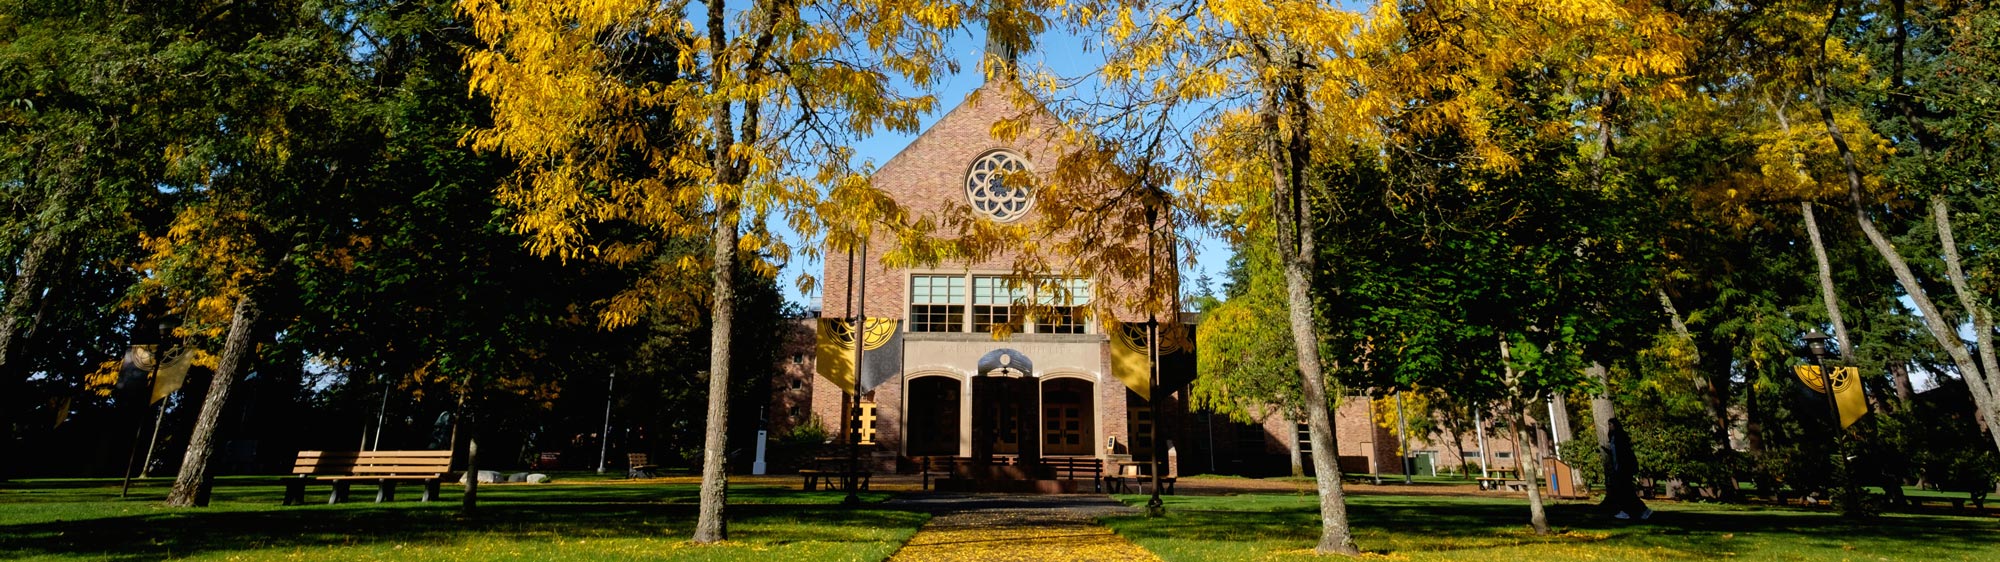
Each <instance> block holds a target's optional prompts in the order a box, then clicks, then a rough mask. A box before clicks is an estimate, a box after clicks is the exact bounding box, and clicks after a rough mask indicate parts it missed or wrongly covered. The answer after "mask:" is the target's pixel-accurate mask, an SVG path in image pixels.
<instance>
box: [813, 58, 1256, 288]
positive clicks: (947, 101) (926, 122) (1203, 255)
mask: <svg viewBox="0 0 2000 562" xmlns="http://www.w3.org/2000/svg"><path fill="white" fill-rule="evenodd" d="M1038 41H1039V44H1038V45H1037V46H1036V49H1035V50H1034V51H1033V52H1028V53H1023V54H1022V55H1021V59H1022V60H1021V63H1022V65H1023V66H1025V67H1028V68H1030V69H1036V68H1039V69H1043V70H1045V71H1047V72H1050V73H1053V74H1055V75H1057V76H1061V77H1065V78H1073V77H1081V76H1086V75H1089V74H1091V73H1092V72H1094V71H1095V70H1096V69H1097V67H1098V66H1099V65H1100V64H1101V63H1102V62H1103V60H1104V58H1103V55H1102V54H1100V53H1097V52H1093V51H1092V49H1090V46H1089V45H1087V44H1086V41H1085V40H1084V39H1083V38H1081V37H1078V36H1075V35H1072V34H1068V33H1064V32H1062V31H1060V30H1054V29H1052V30H1050V31H1049V32H1048V33H1045V34H1043V35H1042V36H1041V37H1039V38H1038ZM949 48H950V51H951V54H952V55H953V56H954V57H955V58H956V59H957V60H958V64H959V67H960V69H961V70H960V72H959V73H958V74H956V75H953V76H950V77H947V78H945V79H944V80H942V81H941V84H940V85H939V87H938V90H937V91H936V92H935V94H936V95H937V99H938V110H937V111H935V112H932V113H931V114H929V115H925V116H924V118H923V128H924V129H928V128H930V126H931V125H933V124H935V123H937V120H938V118H940V117H943V116H944V114H945V113H946V112H949V111H951V109H952V108H954V107H957V106H958V104H959V102H962V101H964V100H965V96H967V95H968V94H971V93H972V91H973V90H974V89H977V88H978V87H979V85H980V84H981V83H983V82H985V78H984V76H982V75H981V74H980V72H979V61H980V58H981V57H982V56H983V55H984V53H985V49H986V39H985V35H984V32H983V31H980V30H978V29H974V30H971V31H969V32H962V33H961V34H960V36H958V37H956V38H954V39H953V41H952V42H951V44H950V47H949ZM1086 83H1087V84H1088V83H1094V81H1087V82H1086ZM915 138H916V135H914V134H903V133H898V132H893V131H887V132H880V133H877V134H875V135H874V136H871V137H868V138H866V139H863V140H862V141H861V142H859V143H857V144H855V145H854V150H855V157H856V158H858V159H859V161H861V162H870V163H872V164H873V165H874V166H880V165H881V164H882V163H884V162H888V161H889V159H890V158H892V157H895V156H896V153H898V152H901V151H902V150H903V147H905V146H908V145H909V144H910V141H911V140H913V139H915ZM773 227H774V228H778V229H779V230H780V234H781V235H783V236H787V237H788V238H794V239H796V238H795V237H793V236H792V233H791V232H789V230H788V229H786V228H784V226H783V225H782V224H781V223H778V224H774V225H773ZM1184 235H1187V236H1193V237H1196V241H1195V242H1196V252H1195V261H1196V265H1195V267H1193V268H1190V269H1185V270H1184V271H1183V275H1182V279H1183V282H1182V287H1181V290H1182V292H1183V293H1189V292H1197V293H1198V292H1200V290H1199V288H1197V287H1196V283H1195V280H1196V279H1197V278H1198V277H1199V276H1200V275H1201V274H1202V273H1204V272H1205V273H1207V274H1208V275H1210V276H1211V277H1215V278H1216V282H1215V286H1214V287H1213V289H1214V290H1215V291H1216V292H1218V293H1219V292H1220V291H1221V290H1222V288H1221V277H1222V272H1223V270H1224V265H1225V264H1226V263H1228V261H1229V256H1230V250H1229V245H1228V243H1226V242H1223V241H1221V240H1219V239H1216V238H1213V237H1208V236H1204V235H1202V233H1199V232H1190V233H1185V234H1184ZM822 267H823V265H822V264H821V262H820V261H818V260H810V261H809V260H806V259H804V258H795V259H794V260H793V261H792V263H789V264H787V265H786V267H785V269H784V272H783V274H782V275H781V276H780V277H779V284H780V285H781V286H782V287H783V289H784V293H785V298H786V299H787V300H790V301H792V302H795V303H800V304H803V305H808V306H810V305H814V304H816V303H817V302H818V300H819V297H820V295H818V294H817V293H814V294H801V293H800V292H799V289H798V286H797V284H796V283H794V282H793V281H794V280H796V279H797V278H798V276H799V274H801V273H810V274H812V275H815V276H817V275H820V274H821V268H822Z"/></svg>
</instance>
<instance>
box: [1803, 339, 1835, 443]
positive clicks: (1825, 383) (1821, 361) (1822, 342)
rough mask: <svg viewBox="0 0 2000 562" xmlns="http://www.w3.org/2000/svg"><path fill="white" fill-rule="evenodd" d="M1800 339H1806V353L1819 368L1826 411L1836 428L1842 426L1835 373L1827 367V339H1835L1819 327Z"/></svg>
mask: <svg viewBox="0 0 2000 562" xmlns="http://www.w3.org/2000/svg"><path fill="white" fill-rule="evenodd" d="M1799 339H1803V340H1805V341H1806V354H1807V355H1808V356H1810V357H1811V358H1812V364H1813V368H1814V369H1817V370H1818V374H1819V384H1820V391H1821V394H1824V395H1826V411H1827V414H1828V416H1830V417H1831V419H1832V420H1833V424H1834V427H1835V428H1838V427H1840V403H1839V402H1835V401H1834V397H1833V373H1831V372H1828V371H1827V369H1826V341H1827V340H1830V339H1833V338H1831V337H1828V336H1827V335H1826V334H1825V333H1823V332H1820V331H1819V329H1818V328H1814V329H1813V330H1812V331H1809V332H1806V335H1804V336H1801V337H1800V338H1799Z"/></svg>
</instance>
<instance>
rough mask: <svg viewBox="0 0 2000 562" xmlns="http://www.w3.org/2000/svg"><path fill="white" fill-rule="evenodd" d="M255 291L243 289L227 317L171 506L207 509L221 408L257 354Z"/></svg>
mask: <svg viewBox="0 0 2000 562" xmlns="http://www.w3.org/2000/svg"><path fill="white" fill-rule="evenodd" d="M255 294H256V291H255V288H254V287H253V288H250V289H248V290H245V291H244V293H243V296H242V297H241V298H239V299H237V301H236V310H235V312H233V313H232V314H230V319H229V336H228V337H227V338H226V339H225V340H224V341H223V345H222V360H221V362H219V363H217V364H216V368H215V375H214V376H213V377H212V378H211V379H210V381H209V385H208V396H207V398H205V399H203V400H202V402H201V414H200V415H199V416H198V417H197V418H195V424H194V435H193V436H192V437H189V438H188V445H187V453H186V454H185V456H183V457H182V458H181V472H180V475H179V476H178V477H176V478H175V479H174V490H173V492H172V493H171V494H169V495H168V496H167V505H168V506H171V507H206V506H207V505H208V500H207V498H208V494H207V493H205V492H206V490H205V488H206V487H207V486H208V477H209V476H210V474H209V472H208V462H209V460H210V459H212V458H213V457H214V456H215V447H216V443H215V436H216V433H217V431H218V429H219V426H220V425H222V412H223V409H224V408H226V407H228V405H229V391H230V390H231V389H234V388H235V386H236V381H238V380H240V379H242V378H243V373H244V371H246V370H248V369H249V367H250V363H251V362H252V361H254V360H255V358H256V353H257V342H256V339H257V335H256V334H257V331H258V330H259V329H260V326H261V324H262V323H263V316H264V310H263V305H262V304H261V303H258V302H257V297H255V296H254V295H255Z"/></svg>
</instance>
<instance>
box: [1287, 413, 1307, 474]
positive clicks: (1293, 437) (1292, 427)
mask: <svg viewBox="0 0 2000 562" xmlns="http://www.w3.org/2000/svg"><path fill="white" fill-rule="evenodd" d="M1296 420H1297V418H1291V417H1287V418H1285V448H1286V450H1289V451H1291V453H1292V455H1291V456H1292V477H1293V478H1298V477H1302V476H1305V475H1306V466H1305V462H1304V461H1303V460H1301V459H1300V458H1299V422H1298V421H1296Z"/></svg>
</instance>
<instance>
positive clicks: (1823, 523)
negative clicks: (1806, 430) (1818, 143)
mask: <svg viewBox="0 0 2000 562" xmlns="http://www.w3.org/2000/svg"><path fill="white" fill-rule="evenodd" d="M1272 498H1276V499H1275V500H1274V499H1272ZM1128 501H1129V500H1128ZM1313 502H1314V498H1312V497H1310V496H1305V497H1298V496H1261V497H1259V496H1242V497H1238V498H1203V499H1199V500H1183V501H1181V502H1178V503H1179V504H1180V505H1175V502H1170V503H1169V504H1168V513H1169V516H1168V517H1165V518H1159V519H1148V518H1145V517H1114V518H1107V519H1104V523H1105V524H1106V525H1108V526H1111V527H1112V528H1114V529H1116V530H1117V531H1118V533H1119V534H1121V535H1124V536H1126V537H1127V538H1130V539H1132V540H1135V541H1141V542H1144V541H1147V540H1167V541H1175V542H1192V543H1201V542H1214V543H1232V542H1249V541H1278V542H1284V543H1291V544H1297V545H1300V547H1310V545H1312V544H1313V543H1315V542H1317V540H1318V538H1319V534H1318V533H1319V530H1320V519H1319V512H1318V508H1317V505H1316V504H1314V503H1313ZM1548 509H1549V523H1550V526H1551V527H1552V528H1553V530H1554V534H1552V535H1550V536H1535V535H1533V534H1531V533H1529V531H1528V529H1527V518H1528V513H1527V509H1526V505H1525V504H1524V503H1523V502H1521V501H1520V500H1518V499H1516V500H1506V499H1485V498H1440V497H1428V498H1426V497H1418V496H1353V497H1350V498H1349V503H1348V512H1349V515H1350V517H1351V521H1352V524H1353V528H1354V529H1355V531H1356V533H1357V535H1360V536H1359V537H1357V538H1361V539H1363V540H1364V544H1362V545H1361V546H1362V547H1364V548H1369V549H1372V550H1376V551H1378V552H1379V551H1380V549H1384V548H1387V549H1388V550H1391V551H1429V552H1450V551H1459V550H1471V549H1483V548H1491V547H1499V546H1511V545H1519V544H1535V543H1545V544H1551V545H1577V546H1581V545H1588V544H1601V545H1606V546H1616V547H1619V548H1630V549H1647V550H1651V551H1654V552H1656V553H1658V554H1662V555H1666V556H1669V557H1675V558H1695V559H1708V558H1720V557H1726V556H1732V555H1735V554H1737V553H1738V552H1739V551H1741V550H1743V549H1744V548H1745V547H1749V546H1758V547H1772V548H1777V549H1781V550H1791V551H1797V550H1802V549H1803V550H1819V549H1824V550H1827V551H1831V552H1841V551H1843V550H1846V549H1854V550H1858V551H1861V552H1866V553H1868V554H1870V555H1882V556H1889V557H1891V558H1892V559H1893V558H1895V557H1896V555H1897V553H1899V552H1908V551H1909V550H1911V549H1915V550H1921V551H1923V552H1928V553H1936V552H1938V551H1939V550H1944V551H1955V552H1956V553H1961V554H1983V553H1987V552H1990V551H1991V549H1993V548H1994V544H1995V543H1994V540H1993V538H1992V537H1993V536H1994V532H1995V531H1996V530H2000V524H1996V522H1994V521H1991V520H1985V519H1978V518H1965V517H1933V516H1908V515H1893V516H1886V517H1882V518H1878V519H1875V520H1872V521H1866V522H1856V521H1852V520H1848V519H1845V518H1842V517H1840V516H1838V515H1835V514H1831V513H1814V512H1804V511H1796V510H1779V509H1740V508H1709V507H1706V506H1685V507H1683V506H1676V507H1674V508H1670V509H1662V510H1661V511H1660V512H1659V514H1658V516H1656V517H1655V518H1654V519H1653V520H1651V521H1646V522H1632V521H1620V520H1616V519H1611V518H1609V517H1606V516H1605V515H1604V514H1603V513H1602V512H1600V511H1598V508H1597V507H1596V506H1594V505H1588V504H1555V505H1550V506H1549V507H1548ZM1661 551H1664V552H1661Z"/></svg>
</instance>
